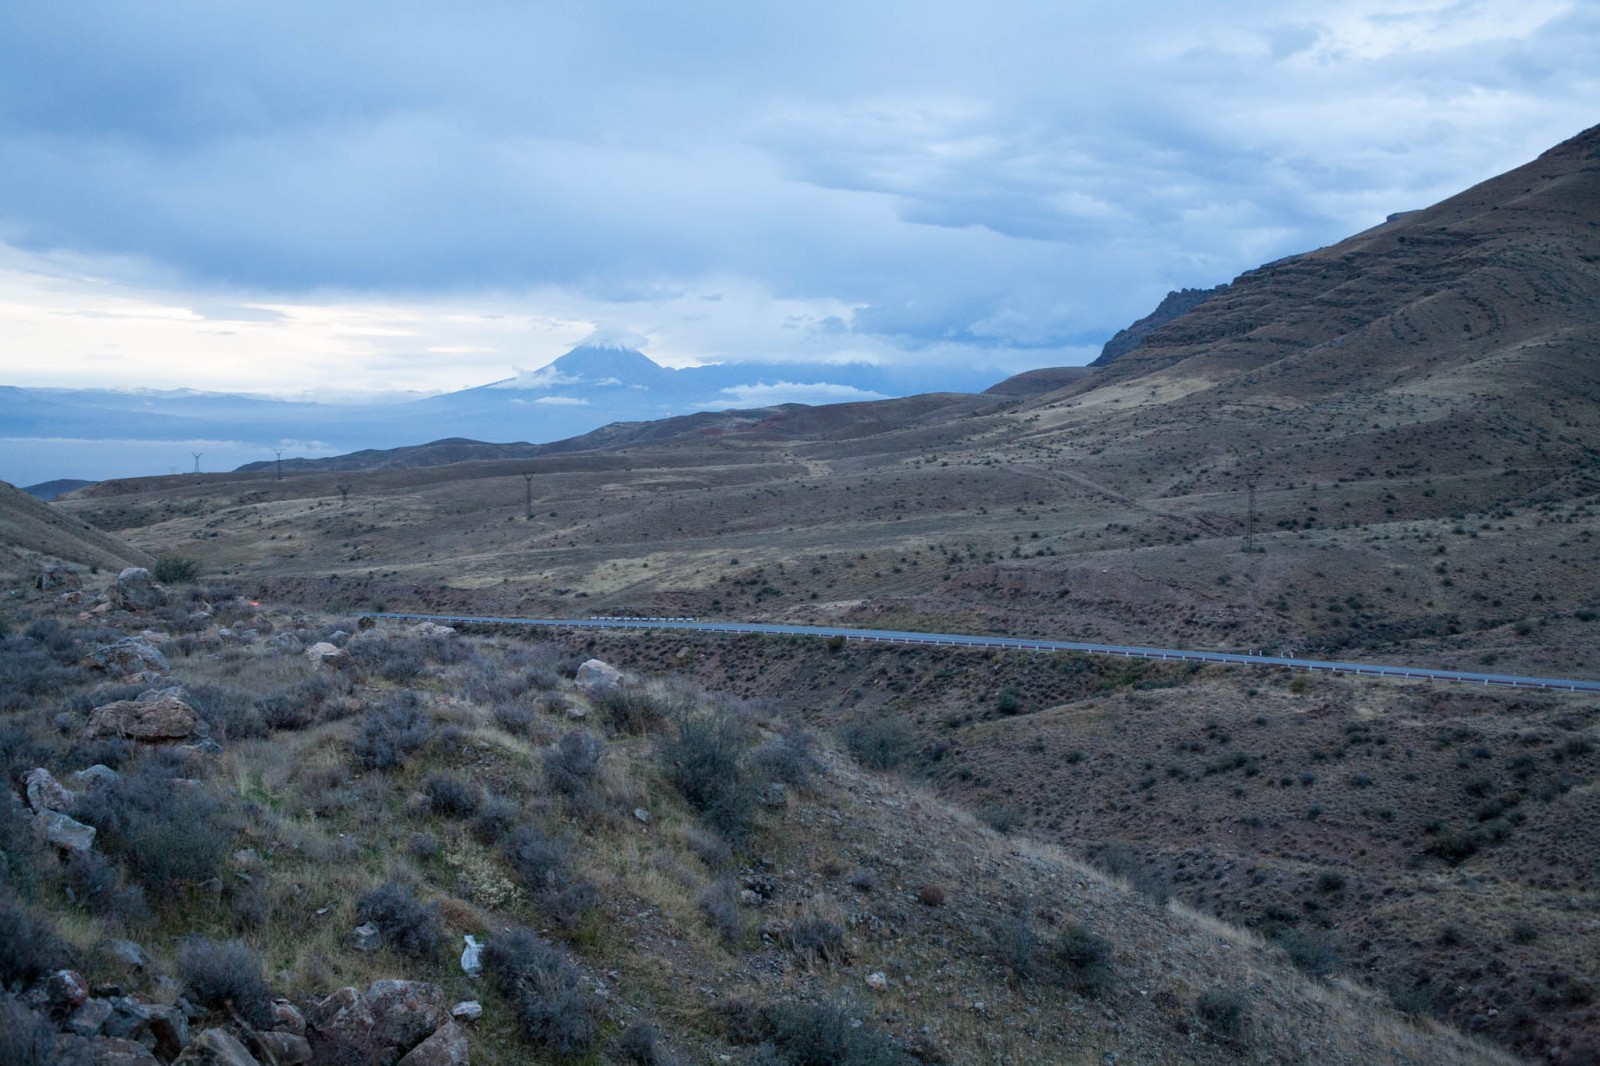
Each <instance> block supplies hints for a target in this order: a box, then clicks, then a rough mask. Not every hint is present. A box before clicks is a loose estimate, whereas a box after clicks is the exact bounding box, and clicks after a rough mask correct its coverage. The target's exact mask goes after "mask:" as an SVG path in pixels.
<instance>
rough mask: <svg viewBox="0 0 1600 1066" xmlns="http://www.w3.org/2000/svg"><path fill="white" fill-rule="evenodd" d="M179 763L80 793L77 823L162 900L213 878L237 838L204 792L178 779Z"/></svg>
mask: <svg viewBox="0 0 1600 1066" xmlns="http://www.w3.org/2000/svg"><path fill="white" fill-rule="evenodd" d="M179 765H180V764H178V763H174V762H171V761H169V760H167V759H164V758H161V757H151V758H149V759H147V760H146V761H145V762H144V764H143V765H141V766H140V767H139V768H138V769H137V770H135V771H133V772H131V773H124V774H123V775H122V776H121V777H120V778H118V779H117V780H116V781H108V782H106V783H105V784H103V785H100V786H99V787H97V788H94V789H90V790H88V791H86V792H81V793H79V794H78V800H77V803H76V804H75V805H74V810H73V816H74V817H76V818H77V819H78V820H79V821H82V822H86V823H88V824H89V825H92V826H94V827H95V828H96V829H97V830H99V834H100V835H99V836H97V837H96V838H95V843H96V845H97V846H99V847H100V848H102V849H103V850H104V851H105V852H106V853H107V854H108V855H111V856H113V857H115V858H117V859H119V860H121V862H122V864H123V866H124V867H125V868H126V869H127V870H128V872H129V873H130V874H131V875H132V876H133V877H134V878H135V879H136V880H137V881H138V882H139V883H140V884H141V885H143V886H144V887H145V889H146V890H148V891H150V892H154V893H159V894H162V895H165V894H168V893H170V892H171V891H172V890H173V889H174V888H176V887H178V886H181V885H186V884H197V883H199V882H201V881H207V880H210V879H211V878H213V877H216V876H217V875H218V874H219V873H220V872H221V870H222V861H223V856H224V854H225V853H226V851H227V848H228V844H229V841H230V839H231V838H232V835H233V827H232V825H230V824H229V822H228V819H227V817H226V811H225V810H224V808H223V806H222V804H221V802H220V801H219V800H218V799H217V798H216V797H215V796H213V795H212V794H211V793H210V792H208V791H207V790H206V789H205V787H204V786H202V785H197V784H193V783H190V782H188V781H183V782H179V781H176V780H174V773H175V771H176V770H177V769H178V766H179Z"/></svg>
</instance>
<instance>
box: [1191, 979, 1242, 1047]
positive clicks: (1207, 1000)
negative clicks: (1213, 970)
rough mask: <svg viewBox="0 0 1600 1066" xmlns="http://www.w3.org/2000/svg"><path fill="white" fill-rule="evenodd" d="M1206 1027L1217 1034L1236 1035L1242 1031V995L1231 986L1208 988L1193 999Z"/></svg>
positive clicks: (1230, 1036) (1231, 1036)
mask: <svg viewBox="0 0 1600 1066" xmlns="http://www.w3.org/2000/svg"><path fill="white" fill-rule="evenodd" d="M1195 1010H1196V1011H1197V1012H1198V1013H1199V1015H1200V1020H1201V1021H1203V1022H1205V1023H1206V1027H1207V1028H1209V1029H1210V1030H1211V1031H1212V1032H1214V1033H1217V1034H1218V1035H1219V1036H1225V1037H1229V1038H1230V1039H1231V1038H1233V1037H1237V1036H1238V1035H1239V1034H1240V1033H1242V1032H1243V1031H1244V997H1243V996H1241V995H1240V994H1239V993H1237V992H1235V991H1234V990H1233V989H1231V988H1208V989H1206V990H1205V991H1204V992H1202V993H1200V996H1199V998H1198V999H1197V1000H1196V1001H1195Z"/></svg>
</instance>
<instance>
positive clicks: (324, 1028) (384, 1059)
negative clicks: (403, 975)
mask: <svg viewBox="0 0 1600 1066" xmlns="http://www.w3.org/2000/svg"><path fill="white" fill-rule="evenodd" d="M449 1021H450V1008H449V1001H448V1000H447V999H446V998H445V994H444V989H442V988H440V987H439V986H438V985H435V984H429V983H427V982H425V981H398V980H385V981H376V982H374V983H373V984H372V986H371V987H370V988H368V989H367V991H366V993H365V994H363V993H361V992H359V991H357V990H356V989H354V988H341V989H339V990H338V991H337V992H334V993H333V994H332V995H330V996H328V997H327V998H326V999H324V1000H322V1001H321V1002H320V1003H317V1004H315V1005H313V1006H312V1007H311V1008H310V1009H309V1010H308V1011H307V1012H306V1022H307V1025H308V1027H309V1035H310V1038H311V1040H310V1042H311V1048H312V1051H313V1052H314V1055H315V1061H317V1062H322V1061H329V1062H350V1063H361V1064H365V1066H395V1064H396V1063H398V1062H399V1061H400V1059H401V1058H402V1057H403V1056H404V1055H405V1054H406V1053H407V1052H409V1051H411V1050H412V1049H413V1048H415V1047H416V1046H417V1045H418V1044H421V1043H422V1042H423V1041H424V1040H426V1039H427V1038H428V1037H430V1036H432V1035H433V1033H434V1032H435V1031H436V1030H437V1029H438V1028H439V1027H440V1026H442V1025H444V1024H446V1023H448V1022H449Z"/></svg>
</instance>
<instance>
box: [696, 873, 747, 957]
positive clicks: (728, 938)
mask: <svg viewBox="0 0 1600 1066" xmlns="http://www.w3.org/2000/svg"><path fill="white" fill-rule="evenodd" d="M699 903H700V909H701V910H702V911H703V912H705V916H706V917H707V918H708V919H710V921H711V926H712V928H713V929H715V930H716V931H717V935H718V936H720V937H721V938H722V942H723V943H724V944H726V945H727V946H728V947H730V948H731V947H733V946H734V945H736V944H738V943H739V941H740V940H741V939H742V938H743V937H744V916H743V915H741V914H740V913H739V886H738V885H736V884H735V883H734V881H733V878H731V877H719V878H718V879H717V880H715V881H713V882H711V883H710V884H709V885H707V886H706V887H705V890H704V891H703V892H701V893H700V900H699Z"/></svg>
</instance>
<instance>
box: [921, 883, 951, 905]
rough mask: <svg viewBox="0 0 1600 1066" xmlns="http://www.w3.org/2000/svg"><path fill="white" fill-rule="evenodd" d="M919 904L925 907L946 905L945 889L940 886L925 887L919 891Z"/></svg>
mask: <svg viewBox="0 0 1600 1066" xmlns="http://www.w3.org/2000/svg"><path fill="white" fill-rule="evenodd" d="M917 902H918V903H920V904H922V905H923V906H924V907H939V906H943V905H944V889H942V888H940V887H939V886H938V885H923V886H922V887H921V888H919V889H917Z"/></svg>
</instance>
